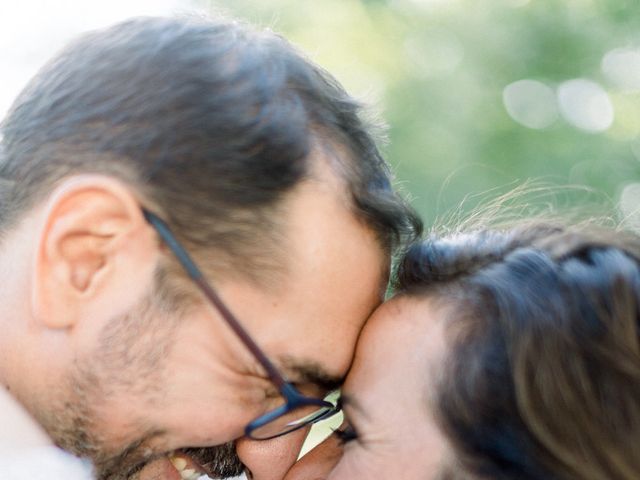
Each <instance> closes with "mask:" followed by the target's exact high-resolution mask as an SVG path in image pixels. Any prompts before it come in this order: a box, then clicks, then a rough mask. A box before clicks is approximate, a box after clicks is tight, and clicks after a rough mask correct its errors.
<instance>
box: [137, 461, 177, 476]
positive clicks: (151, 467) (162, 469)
mask: <svg viewBox="0 0 640 480" xmlns="http://www.w3.org/2000/svg"><path fill="white" fill-rule="evenodd" d="M137 478H138V480H182V476H181V475H180V472H178V470H176V468H175V467H174V466H173V465H172V463H171V462H170V461H169V459H168V458H159V459H157V460H154V461H152V462H150V463H149V464H147V465H145V466H144V468H143V469H142V470H140V473H139V475H138V477H137Z"/></svg>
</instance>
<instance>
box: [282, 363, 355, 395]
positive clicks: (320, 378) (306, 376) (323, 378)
mask: <svg viewBox="0 0 640 480" xmlns="http://www.w3.org/2000/svg"><path fill="white" fill-rule="evenodd" d="M283 363H284V365H285V370H286V372H287V376H288V377H289V379H290V380H291V381H292V382H294V383H306V384H311V385H316V386H318V387H320V388H321V389H322V390H324V391H326V392H332V391H334V390H338V389H339V388H340V387H341V386H342V384H343V383H344V376H338V375H332V374H330V373H329V372H327V371H326V370H325V369H324V368H322V367H321V366H320V365H318V364H317V363H315V362H304V363H301V362H294V361H291V360H289V361H286V362H283Z"/></svg>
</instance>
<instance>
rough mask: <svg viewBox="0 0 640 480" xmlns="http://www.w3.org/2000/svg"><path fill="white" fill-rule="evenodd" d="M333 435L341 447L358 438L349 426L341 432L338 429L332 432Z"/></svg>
mask: <svg viewBox="0 0 640 480" xmlns="http://www.w3.org/2000/svg"><path fill="white" fill-rule="evenodd" d="M333 434H334V435H335V436H336V437H338V440H339V441H340V443H341V444H342V445H344V444H345V443H348V442H350V441H352V440H355V439H357V438H358V434H357V433H356V431H355V430H354V428H353V427H351V426H347V427H345V428H343V429H342V430H341V429H339V428H338V429H336V430H334V431H333Z"/></svg>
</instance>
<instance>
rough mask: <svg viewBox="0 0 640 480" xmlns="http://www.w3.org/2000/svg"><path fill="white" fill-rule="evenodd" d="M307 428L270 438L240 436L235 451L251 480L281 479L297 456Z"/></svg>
mask: <svg viewBox="0 0 640 480" xmlns="http://www.w3.org/2000/svg"><path fill="white" fill-rule="evenodd" d="M308 431H309V429H306V428H303V429H301V430H298V431H295V432H292V433H289V434H287V435H283V436H281V437H276V438H274V439H271V440H251V439H249V438H241V439H240V440H237V441H236V451H237V453H238V456H239V457H240V460H242V463H244V465H245V467H246V469H247V470H246V473H247V477H248V478H249V479H252V480H282V479H283V478H284V476H285V474H286V473H287V471H288V470H289V469H290V468H291V465H293V464H294V463H295V461H296V459H297V458H298V455H299V454H300V449H301V448H302V444H303V443H304V440H305V438H306V437H307V433H308Z"/></svg>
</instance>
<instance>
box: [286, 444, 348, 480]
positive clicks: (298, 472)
mask: <svg viewBox="0 0 640 480" xmlns="http://www.w3.org/2000/svg"><path fill="white" fill-rule="evenodd" d="M341 457H342V443H341V442H340V440H338V439H337V438H336V436H335V435H331V436H330V437H327V439H326V440H325V441H323V442H322V443H321V444H320V445H318V446H317V447H315V448H314V449H313V450H311V451H310V452H309V453H307V454H306V455H305V456H304V457H302V458H301V459H300V460H298V462H297V463H296V464H295V465H294V466H293V467H291V470H289V472H288V473H287V475H286V477H285V480H324V479H325V478H327V476H328V475H329V473H330V472H331V470H333V467H334V466H335V465H336V463H338V461H339V460H340V458H341Z"/></svg>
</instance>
